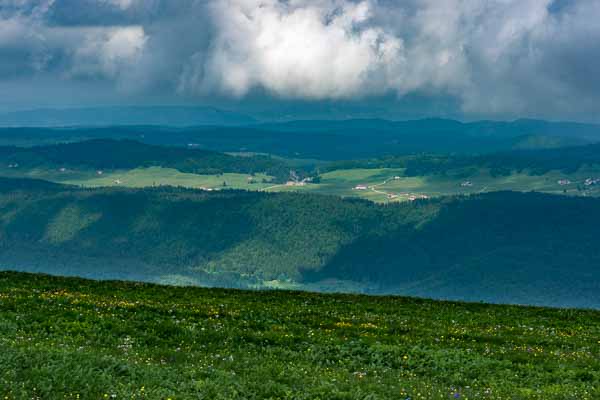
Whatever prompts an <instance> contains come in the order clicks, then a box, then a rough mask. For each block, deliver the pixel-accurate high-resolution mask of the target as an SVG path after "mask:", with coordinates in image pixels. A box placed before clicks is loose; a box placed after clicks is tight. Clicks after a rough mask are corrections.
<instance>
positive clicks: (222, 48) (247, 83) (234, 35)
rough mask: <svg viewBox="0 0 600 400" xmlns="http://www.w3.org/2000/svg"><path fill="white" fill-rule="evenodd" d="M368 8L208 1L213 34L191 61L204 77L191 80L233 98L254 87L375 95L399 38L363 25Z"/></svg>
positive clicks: (396, 64)
mask: <svg viewBox="0 0 600 400" xmlns="http://www.w3.org/2000/svg"><path fill="white" fill-rule="evenodd" d="M372 9H373V4H372V3H371V2H368V1H362V2H359V3H350V2H315V3H308V4H301V3H298V2H289V3H282V2H279V1H276V0H272V1H263V2H261V3H260V4H259V3H257V2H252V1H243V0H228V1H219V2H214V3H213V4H211V7H210V13H211V15H212V17H213V18H212V20H213V24H214V27H215V36H214V39H213V41H212V43H211V47H210V49H209V52H208V54H207V56H206V58H205V59H202V60H198V61H200V62H204V63H205V65H204V70H205V73H206V76H205V77H204V79H198V78H197V77H194V76H192V79H191V82H200V83H201V86H202V89H207V88H208V89H209V90H210V89H216V90H223V91H225V92H226V93H230V94H231V95H233V96H237V97H239V96H243V95H245V94H246V93H248V91H250V90H251V89H252V88H254V87H263V88H265V89H267V90H268V91H269V92H271V93H273V94H274V95H277V96H280V97H299V98H315V99H322V98H347V97H354V96H364V95H368V94H373V93H381V92H383V91H385V89H386V86H387V85H388V84H389V80H390V79H393V77H394V76H396V75H399V74H401V70H402V67H403V63H404V60H403V58H402V48H403V42H402V40H401V39H400V38H397V37H394V36H392V35H390V34H388V33H387V32H385V31H384V30H383V29H381V28H380V27H377V26H373V25H371V24H370V20H371V19H372V16H373V13H372ZM189 81H190V77H188V76H184V79H183V82H182V84H183V86H184V87H187V86H189V85H188V82H189Z"/></svg>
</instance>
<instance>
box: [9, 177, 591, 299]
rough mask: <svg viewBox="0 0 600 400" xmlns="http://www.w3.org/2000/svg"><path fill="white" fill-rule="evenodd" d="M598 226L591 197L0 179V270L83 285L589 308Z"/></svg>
mask: <svg viewBox="0 0 600 400" xmlns="http://www.w3.org/2000/svg"><path fill="white" fill-rule="evenodd" d="M599 227H600V201H599V200H596V199H590V198H568V197H560V196H550V195H543V194H535V193H528V194H520V193H511V192H498V193H490V194H485V195H477V196H472V197H458V198H454V199H442V200H431V201H417V202H414V203H410V204H399V205H394V206H379V205H375V204H373V203H370V202H366V201H359V200H343V199H339V198H335V197H329V196H318V195H306V194H297V193H292V194H289V193H281V194H266V193H257V192H239V191H222V192H218V193H206V192H200V191H191V190H183V189H174V188H155V189H145V190H130V189H95V190H92V189H78V188H68V187H61V186H57V185H47V184H46V183H43V182H37V183H35V182H31V184H30V185H23V184H21V183H19V182H16V183H15V181H13V180H10V179H2V180H0V243H1V244H0V249H1V250H0V263H1V265H2V266H3V267H4V268H8V269H21V270H26V271H32V272H48V273H54V274H64V275H78V276H84V277H93V278H119V279H135V280H145V281H154V282H171V283H173V282H175V283H192V284H210V285H219V286H236V287H264V286H265V285H272V284H273V282H271V281H273V280H277V282H278V283H279V284H280V285H287V286H285V287H299V288H309V289H319V288H323V289H335V288H337V289H342V290H350V289H352V290H364V291H370V292H375V293H384V292H385V293H391V292H393V293H400V294H415V295H420V296H428V297H438V298H440V297H442V298H454V299H468V300H486V301H500V302H517V303H535V304H546V305H562V306H565V305H569V306H590V307H600V283H599V282H600V271H599V266H600V254H599V253H598V251H597V249H598V237H599V233H600V228H599ZM269 282H271V283H269Z"/></svg>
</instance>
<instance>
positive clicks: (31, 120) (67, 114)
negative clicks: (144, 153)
mask: <svg viewBox="0 0 600 400" xmlns="http://www.w3.org/2000/svg"><path fill="white" fill-rule="evenodd" d="M255 122H256V121H255V120H254V119H253V118H252V117H249V116H247V115H243V114H239V113H235V112H230V111H223V110H219V109H216V108H213V107H181V106H153V107H141V106H135V107H133V106H132V107H89V108H68V109H36V110H28V111H15V112H8V113H3V114H0V126H4V127H24V126H27V127H32V126H37V127H64V126H107V125H166V126H192V125H224V126H229V125H247V124H252V123H255Z"/></svg>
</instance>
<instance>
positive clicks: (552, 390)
mask: <svg viewBox="0 0 600 400" xmlns="http://www.w3.org/2000/svg"><path fill="white" fill-rule="evenodd" d="M0 366H1V367H0V396H1V398H3V399H10V400H12V399H59V398H60V399H124V398H127V399H172V400H175V399H215V400H218V399H323V400H325V399H327V400H331V399H402V400H406V399H422V400H436V399H540V400H552V399H560V400H565V399H577V400H586V399H590V400H591V399H597V398H599V396H600V313H599V312H597V311H584V310H568V309H562V310H561V309H544V308H526V307H517V306H493V305H485V304H469V303H451V302H434V301H429V300H419V299H411V298H401V297H366V296H356V295H322V294H312V293H304V292H281V291H266V292H253V291H236V290H224V289H203V288H190V287H188V288H185V287H169V286H155V285H149V284H140V283H122V282H95V281H87V280H81V279H76V278H69V279H67V278H54V277H48V276H45V275H29V274H20V273H11V272H2V273H0Z"/></svg>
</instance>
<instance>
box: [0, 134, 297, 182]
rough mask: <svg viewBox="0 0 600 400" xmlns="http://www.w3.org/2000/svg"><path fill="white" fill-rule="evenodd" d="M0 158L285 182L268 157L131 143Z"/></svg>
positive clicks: (51, 148)
mask: <svg viewBox="0 0 600 400" xmlns="http://www.w3.org/2000/svg"><path fill="white" fill-rule="evenodd" d="M0 158H1V159H2V160H3V162H5V163H7V164H9V165H10V164H12V165H16V166H18V167H19V168H48V167H50V168H58V167H87V168H95V169H131V168H138V167H151V166H160V167H168V168H175V169H177V170H179V171H181V172H190V173H196V174H219V173H226V172H236V173H248V174H252V173H258V172H265V173H267V174H268V175H271V176H275V177H278V178H280V179H282V180H283V179H286V178H287V177H288V176H289V172H290V171H289V167H288V166H287V165H286V164H285V163H284V162H283V161H281V160H277V159H274V158H271V157H268V156H252V157H237V156H231V155H227V154H222V153H217V152H213V151H207V150H200V149H188V148H181V147H171V146H154V145H148V144H144V143H140V142H137V141H133V140H112V139H94V140H88V141H83V142H74V143H62V144H55V145H45V146H35V147H14V146H5V147H0Z"/></svg>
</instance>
